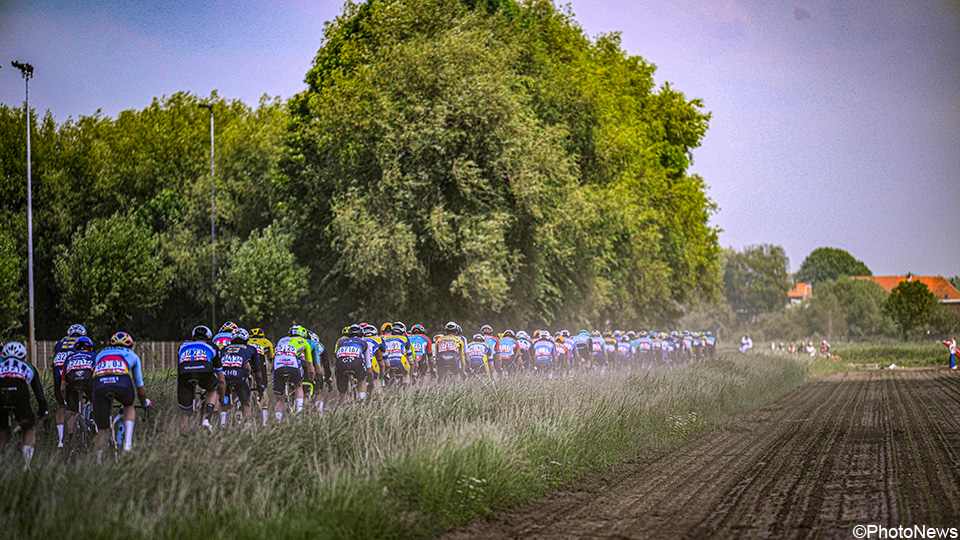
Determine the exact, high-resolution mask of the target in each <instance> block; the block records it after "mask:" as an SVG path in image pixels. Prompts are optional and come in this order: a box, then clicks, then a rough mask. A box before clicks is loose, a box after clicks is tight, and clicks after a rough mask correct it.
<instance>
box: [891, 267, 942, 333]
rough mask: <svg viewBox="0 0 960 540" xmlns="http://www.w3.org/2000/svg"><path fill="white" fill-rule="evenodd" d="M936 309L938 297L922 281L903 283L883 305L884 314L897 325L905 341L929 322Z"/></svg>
mask: <svg viewBox="0 0 960 540" xmlns="http://www.w3.org/2000/svg"><path fill="white" fill-rule="evenodd" d="M936 307H937V297H936V295H934V294H933V293H932V292H930V289H928V288H927V286H926V284H924V283H923V282H922V281H920V280H910V281H901V282H900V284H899V285H897V286H896V287H894V288H893V290H892V291H890V296H889V297H888V298H887V300H886V301H885V302H884V303H883V310H884V312H885V313H886V314H887V315H889V316H890V317H892V318H893V320H894V321H895V322H896V323H897V327H899V329H900V338H901V339H902V340H904V341H906V340H907V339H909V337H910V334H911V333H912V332H913V331H914V330H916V329H917V328H919V327H921V326H922V325H923V324H925V323H926V322H927V320H928V319H929V317H930V315H931V314H932V313H933V310H934V309H936Z"/></svg>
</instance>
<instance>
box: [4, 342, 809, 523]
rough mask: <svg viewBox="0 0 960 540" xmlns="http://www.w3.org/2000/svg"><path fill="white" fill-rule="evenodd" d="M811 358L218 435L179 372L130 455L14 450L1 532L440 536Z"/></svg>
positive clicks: (663, 437)
mask: <svg viewBox="0 0 960 540" xmlns="http://www.w3.org/2000/svg"><path fill="white" fill-rule="evenodd" d="M810 370H811V368H810V367H809V366H807V365H804V364H801V363H798V362H796V361H795V360H793V359H788V358H780V357H775V356H761V355H750V356H747V357H722V358H721V359H718V360H715V361H711V362H705V363H702V364H697V365H694V366H691V367H688V368H684V369H678V370H664V371H653V372H649V373H646V374H642V375H608V376H606V377H601V376H599V375H593V374H585V375H581V376H579V377H577V378H576V379H575V380H572V381H571V380H552V381H544V380H538V379H516V380H508V381H502V382H501V383H498V384H497V385H491V384H488V383H483V382H471V383H464V384H460V385H455V386H451V387H447V388H441V389H437V390H434V391H430V392H426V391H408V392H404V393H398V394H394V395H389V396H381V397H376V398H374V399H370V400H368V401H367V402H365V403H359V404H354V405H349V406H347V407H344V408H342V409H340V410H333V411H330V412H329V413H327V414H324V415H323V416H315V415H303V416H301V417H298V418H292V419H290V420H289V421H286V422H285V423H284V424H283V425H279V426H277V425H274V426H270V427H267V428H263V429H250V430H244V431H229V432H224V433H216V434H214V435H213V436H210V435H204V434H201V433H196V432H192V431H191V432H190V433H189V434H187V435H181V434H179V433H177V431H176V429H175V428H174V424H175V421H174V411H173V385H174V382H173V379H172V377H170V376H166V377H162V378H152V379H151V380H149V381H148V383H147V384H148V388H150V389H151V396H155V397H157V401H158V402H159V403H158V407H159V408H161V409H165V410H166V411H167V412H166V414H165V415H164V414H161V415H159V416H160V417H159V418H154V419H152V420H151V422H149V423H148V424H147V425H145V426H138V432H137V435H138V438H137V440H138V441H139V442H138V446H137V449H136V452H135V454H134V455H132V456H125V457H126V459H124V460H122V461H121V463H120V464H119V465H110V466H104V467H101V466H97V465H96V464H95V463H92V462H91V461H89V460H88V461H87V462H81V463H79V464H77V465H74V466H69V467H68V466H64V465H62V464H60V463H59V460H58V459H57V457H56V456H55V455H52V454H50V453H41V454H38V456H37V457H36V458H35V466H34V468H33V470H31V471H29V472H27V473H23V472H21V471H20V470H19V464H20V462H19V461H18V460H15V459H12V458H11V457H8V458H7V459H6V460H5V461H6V462H5V463H3V464H2V465H3V466H2V467H0V482H2V485H3V486H4V490H3V493H2V495H0V522H2V523H3V524H4V526H3V527H2V533H0V534H2V536H5V537H11V538H27V537H53V536H57V537H64V538H176V539H178V540H184V539H187V538H201V537H203V538H209V539H217V538H230V539H237V538H261V537H269V538H306V537H310V538H409V537H429V536H432V535H435V534H436V533H438V532H440V531H443V530H445V529H447V528H450V527H452V526H455V525H458V524H462V523H465V522H467V521H469V520H470V519H473V518H475V517H478V516H482V515H485V514H488V513H490V512H492V511H496V510H497V509H501V508H505V507H507V506H509V505H512V504H516V503H518V502H521V501H524V500H528V499H530V498H533V497H536V496H537V495H540V494H542V493H543V492H545V491H546V490H549V489H550V488H552V487H555V486H557V485H559V484H561V483H563V482H566V481H569V480H571V479H572V478H574V477H575V476H577V475H579V474H582V473H584V472H587V471H589V470H593V469H598V468H602V467H605V466H608V465H611V464H614V463H616V462H618V461H622V460H624V459H628V458H630V457H632V456H634V455H636V454H637V453H638V452H639V451H642V450H645V449H649V448H653V447H657V446H660V445H663V444H667V443H670V442H674V441H677V440H679V439H681V438H683V437H684V436H686V435H688V434H689V433H691V432H693V431H695V430H697V429H700V428H703V427H706V426H710V425H714V424H716V423H718V422H720V421H721V420H723V419H724V418H725V417H726V416H728V415H729V414H730V413H732V412H735V411H739V410H745V409H749V408H753V407H756V406H759V405H761V404H764V403H766V402H769V401H770V400H772V399H775V398H776V397H778V396H780V395H782V394H783V393H785V392H786V391H788V390H790V389H792V388H794V387H795V386H797V385H799V384H800V383H801V382H803V380H804V379H805V377H806V376H807V375H808V374H809V373H810ZM160 384H164V385H166V388H164V389H163V390H162V391H160V392H158V391H156V390H154V388H155V386H154V385H160ZM163 416H166V417H165V418H164V417H163ZM48 447H49V446H48Z"/></svg>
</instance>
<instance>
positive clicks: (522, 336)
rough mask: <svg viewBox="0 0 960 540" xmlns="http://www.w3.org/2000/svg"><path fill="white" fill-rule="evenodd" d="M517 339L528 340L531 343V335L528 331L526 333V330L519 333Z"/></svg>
mask: <svg viewBox="0 0 960 540" xmlns="http://www.w3.org/2000/svg"><path fill="white" fill-rule="evenodd" d="M517 339H526V340H528V341H529V340H530V334H528V333H527V332H526V331H524V330H520V331H519V332H517Z"/></svg>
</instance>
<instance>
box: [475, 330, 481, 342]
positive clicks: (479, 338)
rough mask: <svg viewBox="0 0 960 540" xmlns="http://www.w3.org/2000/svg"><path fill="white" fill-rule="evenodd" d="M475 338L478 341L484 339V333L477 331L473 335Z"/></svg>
mask: <svg viewBox="0 0 960 540" xmlns="http://www.w3.org/2000/svg"><path fill="white" fill-rule="evenodd" d="M473 339H475V340H477V341H483V334H481V333H480V332H477V333H476V334H474V335H473Z"/></svg>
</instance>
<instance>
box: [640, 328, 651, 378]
mask: <svg viewBox="0 0 960 540" xmlns="http://www.w3.org/2000/svg"><path fill="white" fill-rule="evenodd" d="M637 354H638V355H639V358H640V363H641V365H642V366H643V367H644V368H645V369H647V368H649V366H650V364H651V362H653V359H654V354H653V340H652V339H650V335H649V334H648V333H647V331H646V330H641V331H640V333H639V334H637Z"/></svg>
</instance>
